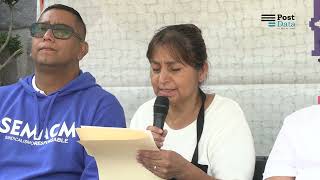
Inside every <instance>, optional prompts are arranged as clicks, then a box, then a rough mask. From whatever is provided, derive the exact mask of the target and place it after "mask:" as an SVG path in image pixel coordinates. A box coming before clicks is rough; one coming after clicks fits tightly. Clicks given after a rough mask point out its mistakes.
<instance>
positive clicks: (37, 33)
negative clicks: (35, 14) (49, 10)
mask: <svg viewBox="0 0 320 180" xmlns="http://www.w3.org/2000/svg"><path fill="white" fill-rule="evenodd" d="M49 29H51V30H52V34H53V36H54V37H55V38H57V39H69V38H70V37H71V36H72V35H73V36H74V37H76V38H78V39H79V40H80V41H84V40H83V39H82V38H81V36H80V34H78V33H76V32H75V31H74V30H73V28H72V27H70V26H67V25H65V24H49V23H33V24H32V25H31V26H30V33H31V36H32V37H36V38H42V37H43V36H44V35H45V34H46V32H47V31H48V30H49Z"/></svg>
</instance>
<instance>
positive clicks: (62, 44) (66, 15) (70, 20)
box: [32, 9, 87, 68]
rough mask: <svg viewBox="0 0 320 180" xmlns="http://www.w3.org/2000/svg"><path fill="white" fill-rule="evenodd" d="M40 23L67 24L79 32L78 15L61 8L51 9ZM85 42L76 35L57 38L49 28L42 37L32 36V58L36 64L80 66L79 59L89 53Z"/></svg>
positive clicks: (43, 15)
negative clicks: (67, 37)
mask: <svg viewBox="0 0 320 180" xmlns="http://www.w3.org/2000/svg"><path fill="white" fill-rule="evenodd" d="M38 22H40V23H49V24H65V25H68V26H70V27H71V28H73V30H74V31H75V32H77V33H80V32H79V26H77V20H76V17H75V16H74V15H73V14H71V13H70V12H68V11H65V10H60V9H51V10H49V11H47V12H45V13H44V14H42V16H41V18H40V19H39V21H38ZM84 46H86V43H85V42H81V41H80V40H79V39H77V38H76V37H75V36H71V37H70V38H69V39H65V40H63V39H57V38H55V37H54V35H53V34H52V30H51V29H49V30H48V31H47V32H46V33H45V34H44V36H43V37H42V38H36V37H33V38H32V59H33V60H34V62H35V64H36V65H46V66H51V67H53V66H61V67H62V68H63V67H66V66H69V65H72V66H75V67H78V66H79V60H81V59H82V57H83V56H85V54H86V53H87V49H85V48H84Z"/></svg>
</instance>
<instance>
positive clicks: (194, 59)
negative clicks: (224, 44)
mask: <svg viewBox="0 0 320 180" xmlns="http://www.w3.org/2000/svg"><path fill="white" fill-rule="evenodd" d="M157 48H166V49H167V50H168V51H169V53H170V55H171V56H172V57H173V58H175V59H176V60H178V61H180V62H181V63H186V64H188V65H190V66H192V67H194V68H195V69H197V70H199V69H201V68H202V67H203V65H204V64H205V62H206V61H207V51H206V45H205V43H204V40H203V38H202V35H201V30H200V29H199V28H198V27H197V26H195V25H194V24H178V25H171V26H165V27H163V28H161V29H159V30H158V32H157V33H156V34H155V35H154V36H153V38H152V40H151V41H150V43H149V46H148V51H147V58H148V59H149V62H150V60H151V59H152V58H153V55H154V52H155V51H156V49H157Z"/></svg>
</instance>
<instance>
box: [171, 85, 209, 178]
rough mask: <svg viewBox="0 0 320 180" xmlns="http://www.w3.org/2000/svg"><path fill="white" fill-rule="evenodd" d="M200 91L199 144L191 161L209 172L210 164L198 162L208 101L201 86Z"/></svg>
mask: <svg viewBox="0 0 320 180" xmlns="http://www.w3.org/2000/svg"><path fill="white" fill-rule="evenodd" d="M199 92H200V96H201V101H202V104H201V108H200V111H199V113H198V117H197V144H196V148H195V150H194V153H193V156H192V161H191V163H192V164H193V165H195V166H197V167H198V168H199V169H201V170H202V171H203V172H205V173H207V171H208V165H202V164H199V163H198V156H199V153H198V144H199V141H200V138H201V135H202V131H203V124H204V104H205V102H206V94H205V93H204V92H203V91H202V90H201V89H200V88H199ZM170 180H176V179H175V178H171V179H170Z"/></svg>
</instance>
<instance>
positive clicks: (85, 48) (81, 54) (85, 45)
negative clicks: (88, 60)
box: [78, 41, 89, 61]
mask: <svg viewBox="0 0 320 180" xmlns="http://www.w3.org/2000/svg"><path fill="white" fill-rule="evenodd" d="M88 51H89V45H88V43H87V42H85V41H84V42H81V43H80V52H79V55H78V60H79V61H80V60H81V59H82V58H83V57H84V56H85V55H86V54H87V53H88Z"/></svg>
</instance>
